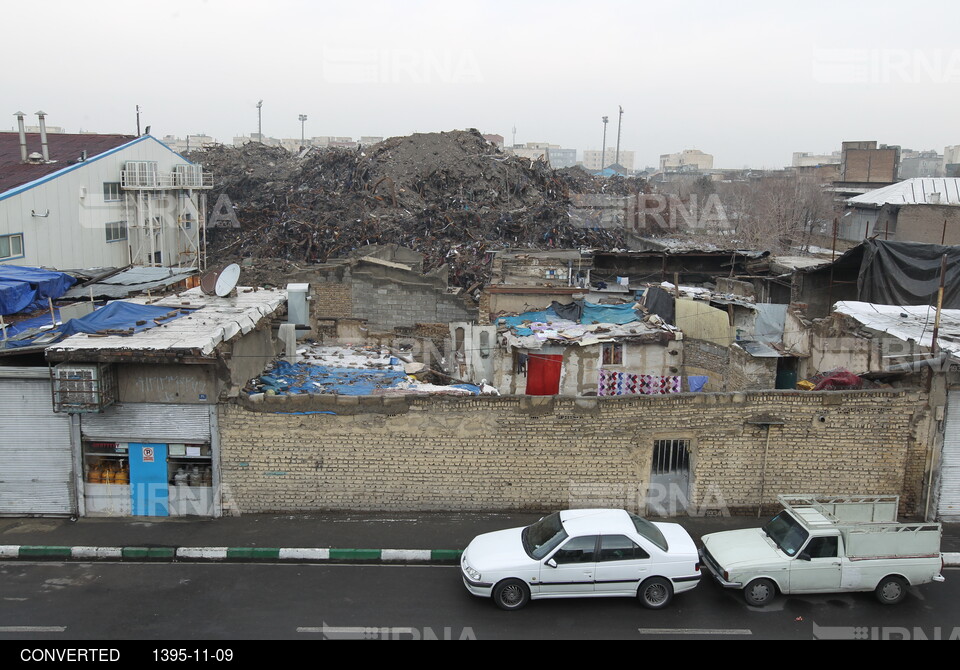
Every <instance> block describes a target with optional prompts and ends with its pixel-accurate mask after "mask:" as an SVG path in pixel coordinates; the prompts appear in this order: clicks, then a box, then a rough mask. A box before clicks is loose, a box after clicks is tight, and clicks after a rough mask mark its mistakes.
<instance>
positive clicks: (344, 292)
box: [310, 281, 353, 318]
mask: <svg viewBox="0 0 960 670" xmlns="http://www.w3.org/2000/svg"><path fill="white" fill-rule="evenodd" d="M310 290H311V293H312V296H313V304H312V305H311V306H310V312H311V316H313V317H314V318H316V317H320V318H323V317H327V318H348V317H351V316H353V292H352V291H351V289H350V285H349V284H341V283H338V282H332V281H331V282H314V283H311V284H310Z"/></svg>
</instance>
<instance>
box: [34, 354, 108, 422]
mask: <svg viewBox="0 0 960 670" xmlns="http://www.w3.org/2000/svg"><path fill="white" fill-rule="evenodd" d="M50 375H51V383H52V387H53V411H55V412H66V413H68V414H83V413H92V412H101V411H103V409H104V408H106V407H109V406H110V405H112V404H113V403H114V402H116V400H117V382H116V371H115V369H114V367H113V365H110V364H108V363H90V364H83V365H78V364H67V363H61V364H60V365H57V366H54V367H53V368H52V369H51V370H50Z"/></svg>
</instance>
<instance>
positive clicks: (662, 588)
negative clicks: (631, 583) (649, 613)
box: [637, 577, 673, 610]
mask: <svg viewBox="0 0 960 670" xmlns="http://www.w3.org/2000/svg"><path fill="white" fill-rule="evenodd" d="M637 595H638V596H640V603H641V604H642V605H643V606H644V607H646V608H647V609H652V610H658V609H662V608H664V607H666V606H667V605H669V604H670V601H671V600H673V584H671V583H670V580H669V579H664V578H663V577H651V578H650V579H648V580H647V581H645V582H644V583H643V584H641V585H640V590H639V591H637Z"/></svg>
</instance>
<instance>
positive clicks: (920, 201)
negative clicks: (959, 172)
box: [847, 177, 960, 207]
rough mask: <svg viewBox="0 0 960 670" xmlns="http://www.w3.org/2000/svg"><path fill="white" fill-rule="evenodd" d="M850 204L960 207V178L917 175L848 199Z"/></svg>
mask: <svg viewBox="0 0 960 670" xmlns="http://www.w3.org/2000/svg"><path fill="white" fill-rule="evenodd" d="M847 204H848V205H867V206H877V207H878V206H881V205H950V206H953V207H960V178H954V177H947V178H944V177H917V178H915V179H907V180H906V181H902V182H899V183H896V184H891V185H890V186H884V187H883V188H878V189H876V190H873V191H868V192H867V193H864V194H863V195H858V196H856V197H854V198H850V199H848V200H847Z"/></svg>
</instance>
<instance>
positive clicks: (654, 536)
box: [630, 514, 667, 551]
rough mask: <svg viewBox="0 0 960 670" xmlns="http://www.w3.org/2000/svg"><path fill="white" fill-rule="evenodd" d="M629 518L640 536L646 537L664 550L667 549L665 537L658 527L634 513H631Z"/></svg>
mask: <svg viewBox="0 0 960 670" xmlns="http://www.w3.org/2000/svg"><path fill="white" fill-rule="evenodd" d="M630 519H631V520H632V521H633V525H634V527H635V528H636V529H637V532H638V533H640V536H641V537H645V538H647V539H648V540H650V541H651V542H653V543H654V544H655V545H657V546H658V547H660V548H661V549H663V550H664V551H667V538H665V537H664V536H663V533H661V532H660V529H659V528H657V527H656V526H654V525H653V524H652V523H650V522H649V521H647V520H646V519H644V518H643V517H640V516H637V515H636V514H631V515H630Z"/></svg>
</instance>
